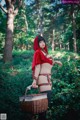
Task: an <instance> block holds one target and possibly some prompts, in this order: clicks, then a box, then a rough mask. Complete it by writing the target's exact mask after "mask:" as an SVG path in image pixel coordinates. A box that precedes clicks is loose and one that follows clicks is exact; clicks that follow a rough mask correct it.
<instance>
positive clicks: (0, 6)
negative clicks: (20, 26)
mask: <svg viewBox="0 0 80 120" xmlns="http://www.w3.org/2000/svg"><path fill="white" fill-rule="evenodd" d="M0 8H1V9H2V10H3V11H4V12H5V13H7V10H6V9H5V8H4V7H3V6H2V5H1V3H0Z"/></svg>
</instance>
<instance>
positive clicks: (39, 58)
mask: <svg viewBox="0 0 80 120" xmlns="http://www.w3.org/2000/svg"><path fill="white" fill-rule="evenodd" d="M33 49H34V51H35V52H34V56H33V61H32V70H34V69H35V66H36V65H38V64H43V63H49V64H51V65H52V63H53V61H52V60H51V59H49V58H47V57H46V56H45V55H44V54H43V52H42V50H41V49H40V47H39V45H38V36H37V37H36V38H35V39H34V45H33ZM44 51H45V52H46V53H48V51H47V46H46V45H45V48H44Z"/></svg>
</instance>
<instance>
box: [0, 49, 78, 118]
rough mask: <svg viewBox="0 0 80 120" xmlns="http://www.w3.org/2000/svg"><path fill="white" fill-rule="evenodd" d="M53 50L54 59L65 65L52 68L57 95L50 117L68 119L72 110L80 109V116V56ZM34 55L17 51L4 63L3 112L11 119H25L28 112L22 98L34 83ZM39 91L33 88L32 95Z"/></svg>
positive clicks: (0, 77)
mask: <svg viewBox="0 0 80 120" xmlns="http://www.w3.org/2000/svg"><path fill="white" fill-rule="evenodd" d="M49 53H50V54H51V55H52V56H53V58H54V60H60V61H61V62H62V63H63V66H62V67H60V66H58V65H57V64H56V65H54V67H53V68H52V83H53V88H52V91H53V95H52V100H51V107H50V108H49V110H48V112H47V118H48V119H51V120H64V118H66V117H65V116H67V114H68V112H69V111H75V113H76V111H77V116H78V118H79V108H80V103H79V99H80V56H79V55H78V54H74V53H70V52H65V51H61V52H60V51H55V52H51V51H49ZM32 56H33V51H24V52H22V51H20V50H19V51H15V50H14V51H13V58H14V59H13V61H12V62H11V63H6V64H3V62H0V91H1V94H0V112H5V113H7V114H8V120H14V118H15V120H22V119H24V116H25V114H26V113H24V112H23V111H22V110H21V108H20V103H19V97H20V96H23V95H24V93H25V89H26V87H27V86H28V85H30V84H31V83H32V72H31V62H32ZM36 92H38V91H36V90H32V91H31V92H29V93H28V94H31V93H36ZM26 115H28V114H26ZM28 116H29V115H28ZM68 120H69V119H68ZM76 120H78V119H77V118H76Z"/></svg>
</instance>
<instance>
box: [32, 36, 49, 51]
mask: <svg viewBox="0 0 80 120" xmlns="http://www.w3.org/2000/svg"><path fill="white" fill-rule="evenodd" d="M33 49H34V51H36V50H38V49H40V47H39V45H38V36H36V38H35V39H34V44H33ZM44 50H45V52H46V53H48V50H47V46H46V45H45V48H44Z"/></svg>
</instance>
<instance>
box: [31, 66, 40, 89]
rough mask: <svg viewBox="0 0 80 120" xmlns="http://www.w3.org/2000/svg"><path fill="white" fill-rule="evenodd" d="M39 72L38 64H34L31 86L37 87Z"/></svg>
mask: <svg viewBox="0 0 80 120" xmlns="http://www.w3.org/2000/svg"><path fill="white" fill-rule="evenodd" d="M39 73H40V64H39V65H36V66H35V70H34V73H33V82H32V87H33V88H38V85H37V83H38V77H39Z"/></svg>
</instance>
